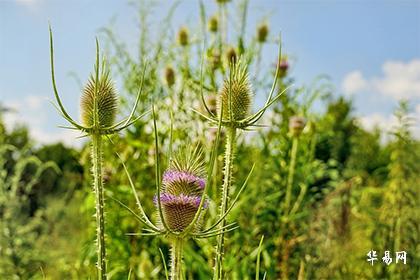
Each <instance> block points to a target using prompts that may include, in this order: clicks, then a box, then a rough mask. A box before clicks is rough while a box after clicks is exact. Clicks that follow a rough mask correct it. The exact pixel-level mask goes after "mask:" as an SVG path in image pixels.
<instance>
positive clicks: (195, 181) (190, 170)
mask: <svg viewBox="0 0 420 280" xmlns="http://www.w3.org/2000/svg"><path fill="white" fill-rule="evenodd" d="M204 175H205V169H204V161H203V152H202V150H201V149H199V148H198V147H196V148H195V149H194V150H192V151H190V152H189V151H187V150H186V149H182V150H181V152H180V153H178V154H177V155H176V156H175V157H174V158H173V159H172V160H171V162H170V165H169V167H168V169H167V170H166V171H165V172H164V173H163V180H162V189H161V193H160V203H161V207H162V214H163V218H164V220H165V222H166V225H167V226H168V227H169V229H170V230H171V231H174V232H183V231H184V230H185V229H186V228H187V227H188V226H189V225H190V224H191V222H192V221H193V220H194V217H195V215H196V213H197V211H198V209H199V207H200V203H201V199H202V195H203V191H204V188H205V185H206V179H205V178H204ZM155 204H157V197H155ZM203 207H204V208H206V207H207V202H206V201H205V202H204V204H203ZM201 218H202V215H201V217H200V218H199V219H198V220H197V223H196V225H194V231H198V230H199V227H200V222H201Z"/></svg>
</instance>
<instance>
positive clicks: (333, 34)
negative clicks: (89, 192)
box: [0, 0, 420, 145]
mask: <svg viewBox="0 0 420 280" xmlns="http://www.w3.org/2000/svg"><path fill="white" fill-rule="evenodd" d="M167 2H172V1H169V0H168V1H167ZM204 2H205V3H208V4H207V5H208V8H209V10H210V11H211V10H214V4H213V2H214V1H213V0H205V1H204ZM168 6H169V5H164V6H161V7H159V10H158V11H160V12H158V13H156V17H155V19H154V21H153V22H152V23H151V26H158V25H159V20H160V19H161V17H163V16H164V15H165V14H166V9H167V7H168ZM209 13H210V14H211V12H209ZM198 14H199V13H198V1H196V0H183V1H181V4H180V5H179V6H178V9H177V12H176V14H175V20H174V26H173V29H174V30H176V29H177V26H179V25H180V24H182V23H194V21H195V20H196V19H197V17H198ZM136 15H137V11H136V9H135V8H133V6H132V5H129V4H128V1H124V0H122V1H116V0H115V1H111V0H73V1H64V0H54V1H53V0H0V102H1V103H2V104H3V105H6V106H8V107H12V108H14V109H15V110H16V111H17V113H14V114H8V115H7V116H6V117H5V118H6V120H7V123H8V125H9V127H11V126H13V125H15V124H16V123H18V122H23V123H27V124H29V125H30V127H31V133H32V135H33V136H34V137H35V138H36V139H37V140H39V141H41V142H44V143H50V142H54V141H58V140H64V141H65V142H66V143H68V144H71V145H74V144H75V143H76V142H75V141H76V140H75V139H74V134H72V133H70V132H68V131H65V130H62V129H59V128H57V125H59V124H63V121H62V120H61V119H60V118H59V117H58V115H57V113H56V112H55V111H54V109H53V107H52V105H51V104H49V102H48V99H51V98H52V94H53V92H52V89H51V82H50V74H49V57H48V55H49V53H48V52H49V46H48V21H50V22H51V24H52V26H53V29H54V34H55V56H56V60H57V62H56V63H57V65H56V68H57V69H56V71H57V80H58V84H59V90H60V91H61V93H62V95H63V100H64V102H65V104H66V106H67V107H68V109H69V111H70V113H71V114H72V115H73V116H75V117H76V118H77V116H78V97H79V94H80V93H79V92H80V90H79V85H78V83H77V82H76V81H75V79H74V78H72V76H71V75H69V74H70V73H75V74H76V75H77V76H78V77H87V76H88V74H89V72H90V71H91V69H92V63H93V58H94V38H95V36H99V38H101V34H100V31H99V30H100V28H101V27H104V26H109V24H110V22H111V19H112V18H114V19H115V23H114V30H115V31H116V32H117V33H118V35H119V37H120V38H121V39H122V40H123V41H124V42H126V43H127V44H128V45H130V46H135V44H136V42H137V38H138V36H137V35H138V31H139V28H138V21H137V19H136ZM267 15H268V16H270V26H271V30H272V31H273V33H276V34H277V33H278V32H279V31H281V32H282V37H283V41H284V49H285V51H286V52H287V53H288V54H290V55H291V56H292V57H294V58H296V59H295V62H294V65H293V66H292V73H291V74H292V76H294V77H295V78H296V84H297V85H301V84H309V83H310V82H311V81H312V80H313V79H314V78H315V77H316V76H318V75H320V74H327V75H329V76H330V77H331V80H332V82H333V83H334V85H335V87H336V89H337V94H343V95H346V96H348V97H350V98H352V99H353V100H354V107H355V114H356V115H357V116H358V117H359V119H360V122H361V123H362V124H363V125H364V126H365V127H367V128H372V127H373V126H374V125H380V126H382V127H389V126H390V125H391V124H392V123H393V122H394V121H395V120H393V118H392V112H393V110H394V109H395V106H396V104H397V103H398V100H400V99H403V98H404V99H408V100H410V102H411V107H412V110H413V115H415V116H416V117H417V118H420V1H417V0H395V1H394V0H383V1H379V0H377V1H376V0H346V1H344V0H337V1H332V0H293V1H292V0H289V1H281V0H271V1H270V0H259V1H256V0H254V1H252V0H251V4H250V12H249V16H250V19H249V21H250V25H252V23H256V22H259V21H260V20H261V19H262V18H263V17H265V16H267ZM152 28H153V27H152ZM249 31H250V32H254V30H249ZM133 49H134V48H133ZM274 50H275V46H268V47H267V48H266V50H265V54H266V56H267V57H268V58H267V59H272V57H274V56H275V51H274ZM117 86H118V84H117ZM414 132H415V134H416V135H417V137H420V129H419V125H418V123H417V127H416V129H415V131H414Z"/></svg>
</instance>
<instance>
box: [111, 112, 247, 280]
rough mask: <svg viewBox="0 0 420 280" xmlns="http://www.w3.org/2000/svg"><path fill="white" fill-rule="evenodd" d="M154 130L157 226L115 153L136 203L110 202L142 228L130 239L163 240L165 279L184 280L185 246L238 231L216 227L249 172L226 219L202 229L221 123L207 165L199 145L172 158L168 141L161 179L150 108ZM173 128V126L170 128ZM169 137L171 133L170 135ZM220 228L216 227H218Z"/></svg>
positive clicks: (156, 140)
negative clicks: (168, 249) (166, 243)
mask: <svg viewBox="0 0 420 280" xmlns="http://www.w3.org/2000/svg"><path fill="white" fill-rule="evenodd" d="M152 114H153V128H154V135H155V150H156V152H155V161H156V164H155V174H156V176H155V177H156V178H155V184H156V195H155V197H154V203H155V205H156V208H157V210H156V213H157V222H156V223H153V222H152V220H151V219H150V218H149V216H148V215H147V214H146V211H145V210H144V208H143V206H142V203H141V200H140V197H139V196H138V194H137V191H136V187H135V185H134V183H133V180H132V178H131V176H130V173H129V171H128V169H127V167H126V165H125V163H124V160H123V159H122V158H121V156H120V155H119V154H118V153H117V156H118V157H119V159H120V161H121V164H122V165H123V168H124V171H125V173H126V175H127V178H128V181H129V184H130V186H131V190H132V192H133V195H134V198H135V200H136V205H137V208H138V209H137V210H138V211H139V213H136V211H134V210H132V209H131V208H129V207H128V206H127V205H126V204H124V203H123V202H121V201H119V200H118V199H116V198H112V199H113V200H115V201H116V202H117V203H118V204H120V205H121V206H122V207H123V208H125V209H126V210H128V211H129V212H130V213H131V214H132V215H134V217H135V218H136V219H137V220H138V221H139V222H140V223H141V224H142V225H143V228H142V231H141V232H140V233H129V234H130V235H140V236H144V235H153V236H159V235H160V236H164V237H165V238H167V240H169V242H170V244H171V265H170V272H169V273H168V271H167V270H166V267H167V266H166V262H165V259H164V257H163V253H162V252H161V255H162V258H163V261H164V267H165V272H166V278H167V279H169V278H170V279H173V280H180V279H183V278H184V277H183V275H184V272H183V269H182V258H183V248H184V245H185V243H186V242H187V241H188V240H189V239H191V238H193V239H202V238H210V237H214V236H217V235H220V234H224V233H226V232H229V231H232V230H234V229H236V228H237V225H236V224H235V223H230V224H224V226H223V227H220V226H219V225H220V224H221V223H222V222H223V221H224V219H225V217H226V216H227V215H228V214H229V213H230V211H231V210H232V209H233V207H234V206H235V204H236V202H237V201H238V199H239V196H240V194H241V193H242V192H243V190H244V189H245V187H246V185H247V183H248V181H249V178H250V176H251V173H252V170H253V169H254V166H253V167H252V169H251V172H250V173H249V175H248V176H247V178H246V179H245V180H244V182H243V184H242V186H241V188H240V189H239V191H238V192H237V194H236V196H235V197H234V199H233V200H232V203H231V205H230V206H229V208H228V209H226V211H225V215H223V216H221V217H220V218H219V219H217V220H216V221H215V222H214V223H213V224H212V225H211V226H209V227H208V228H206V229H203V227H202V224H204V221H205V216H204V215H205V210H206V208H207V206H208V203H209V198H208V197H207V191H208V188H209V185H210V183H211V179H212V174H213V170H214V163H215V161H216V156H217V150H218V148H217V147H218V145H219V140H220V131H221V123H222V122H221V119H219V122H218V128H217V134H216V139H215V141H214V145H213V147H212V150H211V153H210V159H209V161H208V164H207V168H206V167H205V166H206V164H205V162H204V159H203V157H204V153H203V151H202V149H201V147H200V146H199V145H196V146H194V147H193V148H190V149H187V148H180V149H179V151H178V152H177V153H176V154H175V155H174V156H172V142H173V140H172V139H170V147H169V156H168V158H169V164H168V168H167V170H166V171H165V172H164V173H163V175H162V176H161V163H160V154H161V152H160V148H159V144H158V143H159V140H158V130H157V125H156V113H155V109H154V106H152ZM171 128H172V125H171ZM170 135H172V133H170ZM189 146H190V147H191V146H192V145H189ZM218 226H219V227H218Z"/></svg>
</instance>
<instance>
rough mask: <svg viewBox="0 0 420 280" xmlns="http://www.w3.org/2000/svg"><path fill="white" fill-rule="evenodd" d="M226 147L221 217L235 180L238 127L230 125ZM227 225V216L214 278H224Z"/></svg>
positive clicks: (219, 243) (217, 250) (221, 224)
mask: <svg viewBox="0 0 420 280" xmlns="http://www.w3.org/2000/svg"><path fill="white" fill-rule="evenodd" d="M226 137H227V138H226V148H225V166H224V173H223V186H222V201H221V204H220V217H222V216H224V215H225V213H226V210H227V208H228V203H229V189H230V187H231V185H232V180H233V172H232V169H233V158H234V152H235V143H236V142H235V141H236V128H234V127H229V128H228V132H227V135H226ZM224 226H226V217H225V218H224V219H223V221H222V222H221V223H220V228H221V229H222V233H220V234H219V235H218V236H217V247H216V259H215V266H214V277H213V279H215V280H218V279H223V255H224V251H225V250H224V241H225V240H224V238H225V236H224V233H223V227H224Z"/></svg>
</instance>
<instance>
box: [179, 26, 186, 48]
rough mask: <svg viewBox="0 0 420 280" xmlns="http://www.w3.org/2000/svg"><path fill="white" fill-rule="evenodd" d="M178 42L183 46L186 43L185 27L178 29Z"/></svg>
mask: <svg viewBox="0 0 420 280" xmlns="http://www.w3.org/2000/svg"><path fill="white" fill-rule="evenodd" d="M178 43H179V44H180V45H181V46H183V47H185V46H187V45H188V29H187V28H186V27H181V29H180V30H179V31H178Z"/></svg>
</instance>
